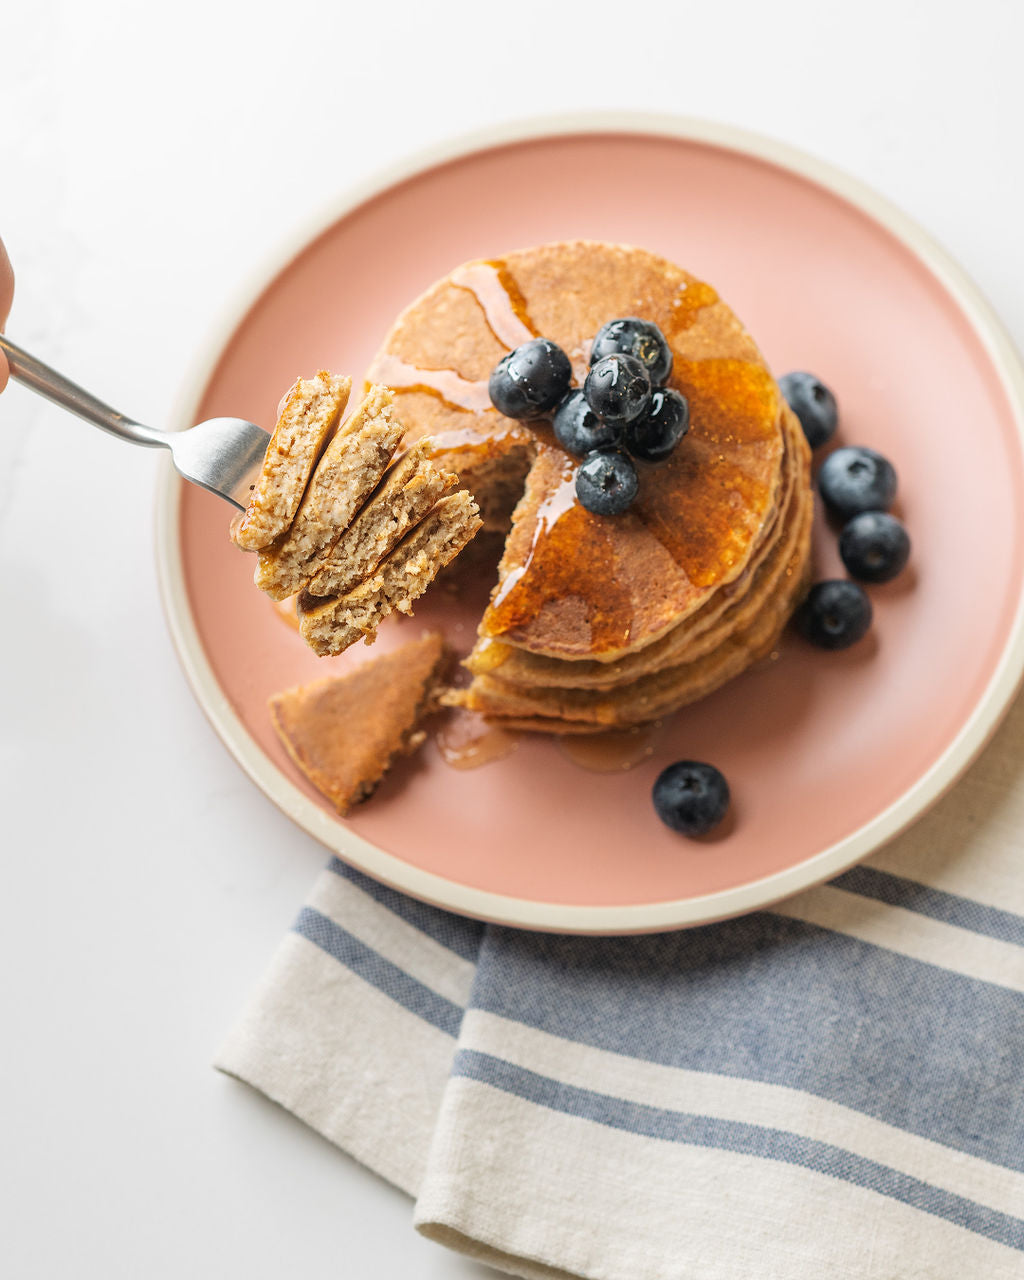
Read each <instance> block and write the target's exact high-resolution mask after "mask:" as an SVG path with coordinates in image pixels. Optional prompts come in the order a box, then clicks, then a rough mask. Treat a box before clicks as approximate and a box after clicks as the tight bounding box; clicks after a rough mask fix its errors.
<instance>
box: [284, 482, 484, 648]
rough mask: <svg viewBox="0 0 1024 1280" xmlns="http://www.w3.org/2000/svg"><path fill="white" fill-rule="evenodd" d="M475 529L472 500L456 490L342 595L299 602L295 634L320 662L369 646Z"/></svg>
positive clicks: (307, 596)
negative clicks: (358, 644) (355, 646)
mask: <svg viewBox="0 0 1024 1280" xmlns="http://www.w3.org/2000/svg"><path fill="white" fill-rule="evenodd" d="M479 528H480V517H479V515H478V513H477V507H476V503H475V502H474V500H473V498H472V496H471V495H470V494H468V493H466V492H465V490H460V491H459V492H458V493H453V494H451V496H450V497H447V498H442V499H441V501H440V502H438V503H437V505H436V506H435V507H434V508H433V509H432V510H431V511H430V512H428V514H427V515H426V516H425V517H424V518H423V519H422V520H421V521H420V523H419V524H418V525H417V526H416V527H415V528H414V529H413V530H412V532H411V533H408V534H406V536H405V537H404V538H403V539H402V541H401V542H400V543H399V544H398V546H397V547H395V549H394V550H393V551H392V552H391V554H390V555H389V556H387V558H386V559H384V560H383V561H382V562H381V563H380V564H379V565H378V566H377V568H376V569H375V570H374V572H373V573H372V574H371V575H370V576H369V577H368V578H366V579H364V580H363V581H362V582H360V583H359V584H358V585H357V586H355V587H353V589H352V590H351V591H349V592H347V593H346V594H345V595H340V596H333V597H331V598H330V599H328V600H321V599H320V598H319V597H318V596H313V595H310V594H309V592H307V591H303V592H302V593H301V594H300V596H299V601H298V615H299V632H300V634H301V635H302V638H303V640H305V642H306V643H307V644H308V645H309V647H310V648H311V649H312V650H313V651H314V652H315V653H318V654H320V656H321V657H327V656H329V655H331V654H336V653H341V652H342V651H343V650H345V649H347V648H348V647H349V646H350V645H353V644H355V642H356V641H357V640H360V639H364V640H366V642H367V644H370V643H371V642H372V641H373V640H374V639H375V638H376V635H377V628H378V626H380V624H381V623H382V622H383V621H384V619H385V618H387V617H388V616H389V615H390V614H392V613H393V612H395V610H397V611H398V612H399V613H409V614H411V613H412V606H413V602H414V601H415V600H417V599H418V598H419V597H420V596H421V595H422V594H423V592H424V591H426V589H427V587H428V586H429V585H430V584H431V582H433V580H434V577H435V576H436V574H437V572H438V570H440V569H442V568H444V566H445V565H446V564H449V563H450V562H451V561H452V560H453V559H454V558H455V557H456V556H457V555H458V554H459V552H460V551H461V550H462V548H463V547H464V546H465V545H466V543H467V542H469V540H470V538H472V537H473V535H474V534H475V533H476V531H477V530H478V529H479Z"/></svg>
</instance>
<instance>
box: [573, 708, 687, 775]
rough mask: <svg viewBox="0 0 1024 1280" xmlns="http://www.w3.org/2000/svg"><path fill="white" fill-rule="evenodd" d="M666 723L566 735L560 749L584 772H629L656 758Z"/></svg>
mask: <svg viewBox="0 0 1024 1280" xmlns="http://www.w3.org/2000/svg"><path fill="white" fill-rule="evenodd" d="M661 729H662V722H661V721H660V720H655V721H654V723H653V724H649V725H641V726H640V727H638V728H636V729H615V730H611V731H610V732H608V733H581V734H563V735H562V736H561V737H560V738H558V739H557V742H558V747H559V750H560V751H561V752H562V754H563V755H564V756H567V757H568V758H569V759H570V760H571V761H572V762H573V764H575V765H579V767H580V768H581V769H589V770H590V772H591V773H625V772H626V771H627V770H628V769H633V768H635V767H636V766H637V765H638V764H643V762H644V761H645V760H649V759H650V758H651V756H653V755H654V751H655V748H656V746H657V745H658V739H659V737H660V736H661Z"/></svg>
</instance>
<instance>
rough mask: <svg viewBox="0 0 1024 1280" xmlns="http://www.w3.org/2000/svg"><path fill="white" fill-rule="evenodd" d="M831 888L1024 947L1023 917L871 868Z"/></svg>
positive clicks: (849, 874) (856, 869) (858, 870)
mask: <svg viewBox="0 0 1024 1280" xmlns="http://www.w3.org/2000/svg"><path fill="white" fill-rule="evenodd" d="M832 884H833V885H834V886H835V888H837V889H845V890H846V892H847V893H857V894H860V895H861V897H864V898H874V899H876V900H877V901H878V902H885V903H887V904H888V905H889V906H890V907H903V908H905V909H906V910H907V911H916V912H917V913H918V915H922V916H930V917H931V919H933V920H941V921H942V922H943V923H944V924H953V925H956V926H957V928H958V929H968V930H969V931H970V932H971V933H980V934H983V935H984V936H985V937H987V938H997V939H998V940H999V941H1000V942H1013V943H1016V944H1017V946H1024V917H1021V916H1017V915H1014V914H1013V912H1012V911H1002V910H1000V909H999V908H998V907H986V906H984V905H983V904H982V903H980V902H974V901H972V900H971V899H970V898H960V897H958V896H957V895H956V894H954V893H946V892H945V890H943V889H932V888H931V887H930V886H929V885H926V884H921V883H920V882H919V881H917V880H907V879H905V878H904V877H903V876H894V875H892V873H891V872H888V871H877V870H876V869H875V868H874V867H854V868H853V870H852V871H845V872H844V873H843V874H842V875H841V876H837V877H836V879H835V880H833V881H832Z"/></svg>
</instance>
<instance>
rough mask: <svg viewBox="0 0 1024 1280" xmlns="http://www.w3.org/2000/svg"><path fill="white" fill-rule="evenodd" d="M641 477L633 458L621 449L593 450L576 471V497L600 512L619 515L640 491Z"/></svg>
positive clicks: (593, 510)
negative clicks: (638, 475)
mask: <svg viewBox="0 0 1024 1280" xmlns="http://www.w3.org/2000/svg"><path fill="white" fill-rule="evenodd" d="M639 488H640V481H639V480H638V479H637V474H636V467H635V466H634V465H633V460H632V458H630V457H629V455H628V454H625V453H623V452H622V451H621V449H597V450H595V452H594V453H589V454H587V456H586V457H585V458H584V459H583V461H582V463H581V464H580V467H579V470H578V471H577V472H576V497H577V498H579V500H580V503H581V504H582V505H583V506H584V507H586V509H587V510H588V511H592V512H593V513H594V515H596V516H617V515H618V514H619V513H620V512H621V511H625V510H626V508H627V507H628V506H629V504H630V503H631V502H632V501H633V499H634V498H635V497H636V495H637V490H638V489H639Z"/></svg>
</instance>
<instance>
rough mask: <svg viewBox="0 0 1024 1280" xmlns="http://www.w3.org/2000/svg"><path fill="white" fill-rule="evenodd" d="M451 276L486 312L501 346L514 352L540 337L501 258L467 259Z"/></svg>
mask: <svg viewBox="0 0 1024 1280" xmlns="http://www.w3.org/2000/svg"><path fill="white" fill-rule="evenodd" d="M450 279H451V282H452V284H454V285H456V286H458V288H460V289H466V290H467V291H468V292H469V293H471V294H472V295H473V297H474V298H475V299H476V302H477V305H478V306H479V307H480V310H481V311H482V312H483V313H484V319H485V320H486V321H487V327H488V329H490V331H491V333H493V334H494V336H495V337H496V338H497V339H498V341H499V342H500V343H501V344H502V346H504V347H508V349H509V350H510V351H512V350H513V349H514V348H515V347H518V346H521V345H522V344H523V343H524V342H528V341H529V340H530V339H531V338H536V337H539V334H538V333H537V330H536V328H535V327H534V324H533V321H532V320H531V319H530V317H529V316H528V315H527V313H526V299H525V298H524V297H523V295H522V294H521V293H520V291H519V286H518V285H517V284H516V282H515V280H513V278H512V275H511V273H510V272H509V270H508V267H507V266H506V265H505V263H504V262H502V261H501V260H500V259H492V260H491V261H490V262H467V263H466V264H465V265H464V266H461V267H457V268H456V270H454V271H453V272H452V274H451V277H450Z"/></svg>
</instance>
